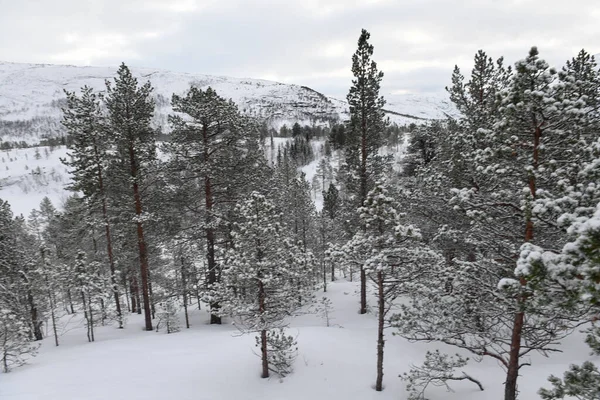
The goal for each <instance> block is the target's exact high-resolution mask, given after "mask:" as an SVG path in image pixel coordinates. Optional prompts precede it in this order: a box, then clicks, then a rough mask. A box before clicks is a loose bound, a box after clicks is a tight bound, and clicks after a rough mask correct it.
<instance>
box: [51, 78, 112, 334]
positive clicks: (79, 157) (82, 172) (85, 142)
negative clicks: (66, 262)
mask: <svg viewBox="0 0 600 400" xmlns="http://www.w3.org/2000/svg"><path fill="white" fill-rule="evenodd" d="M81 91H82V93H81V97H78V96H77V95H76V94H75V93H72V92H66V95H67V106H66V107H65V108H64V109H63V120H62V123H63V125H64V126H65V128H66V129H67V132H68V134H69V139H70V140H69V145H68V146H67V147H68V149H69V153H68V156H69V159H68V160H62V161H63V163H64V164H65V165H67V166H68V167H70V168H71V170H70V173H71V176H72V182H73V183H72V184H71V185H70V187H69V189H70V190H72V191H74V192H81V193H83V196H84V199H86V200H87V203H88V205H89V206H90V212H92V213H94V212H95V211H96V210H97V209H100V210H101V213H102V214H101V215H102V220H103V224H104V234H105V241H106V253H107V257H108V265H109V268H110V275H111V283H112V287H113V297H114V301H115V308H116V312H117V319H118V323H119V328H122V327H123V317H122V313H121V301H120V298H119V290H118V286H117V277H116V268H115V260H114V254H113V243H112V241H113V239H112V233H111V221H110V219H109V214H108V194H107V183H106V182H105V181H106V168H107V167H108V164H109V163H110V154H111V152H110V150H111V145H113V144H114V143H111V141H110V140H108V137H107V135H106V131H105V129H104V125H105V121H104V118H105V117H104V116H103V114H102V110H101V104H100V100H101V99H100V97H99V96H98V95H96V94H95V93H94V92H93V90H92V89H91V88H90V87H87V86H84V87H83V88H82V89H81ZM41 210H42V212H44V211H43V209H42V208H41Z"/></svg>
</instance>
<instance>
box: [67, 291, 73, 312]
mask: <svg viewBox="0 0 600 400" xmlns="http://www.w3.org/2000/svg"><path fill="white" fill-rule="evenodd" d="M67 299H68V300H69V308H70V309H71V314H75V308H73V298H72V297H71V289H67Z"/></svg>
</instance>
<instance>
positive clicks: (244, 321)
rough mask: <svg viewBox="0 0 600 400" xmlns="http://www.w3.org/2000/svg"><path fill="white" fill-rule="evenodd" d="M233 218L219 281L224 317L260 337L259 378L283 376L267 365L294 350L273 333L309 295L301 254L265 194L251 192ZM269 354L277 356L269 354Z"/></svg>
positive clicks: (285, 339)
mask: <svg viewBox="0 0 600 400" xmlns="http://www.w3.org/2000/svg"><path fill="white" fill-rule="evenodd" d="M236 213H237V214H238V216H239V217H238V218H239V220H238V222H237V223H235V225H234V230H233V232H232V236H233V243H234V246H233V248H231V249H229V251H228V252H227V257H226V263H225V266H226V267H225V268H224V270H223V276H222V282H221V288H222V290H221V295H220V298H221V299H222V300H221V301H222V303H221V304H222V313H223V314H224V315H228V316H231V318H233V320H234V323H235V324H236V326H237V327H238V328H239V329H240V330H241V331H242V332H246V333H251V332H256V333H258V340H259V342H260V346H259V347H260V356H261V360H262V377H263V378H267V377H268V376H269V371H273V372H275V373H278V374H285V373H287V372H289V371H288V370H287V368H289V367H290V365H287V364H286V363H284V365H279V366H278V365H274V364H272V363H271V364H270V361H272V360H273V359H274V358H273V357H276V358H277V359H279V360H281V358H280V355H282V354H284V353H286V352H288V351H289V350H290V347H291V346H295V345H294V341H293V340H292V341H290V340H289V337H288V336H286V335H284V334H282V333H280V334H276V335H275V334H274V333H273V330H276V329H279V328H282V327H284V326H285V321H284V318H285V317H287V316H289V315H292V314H293V313H294V311H295V310H296V309H297V308H298V301H297V299H298V298H299V297H304V294H303V292H304V291H306V290H307V286H308V285H307V278H308V271H307V269H306V268H305V264H304V254H303V251H302V249H300V248H298V247H297V246H296V244H295V243H293V241H292V240H291V239H290V238H289V233H288V232H286V230H285V228H286V227H285V226H282V225H281V224H280V223H278V220H279V218H280V216H279V215H278V212H277V210H276V208H275V206H274V205H273V203H272V202H271V201H269V200H268V199H267V198H266V197H264V196H263V195H261V194H259V193H257V192H253V193H251V194H250V196H249V198H248V200H246V201H244V202H242V203H240V204H239V205H238V207H237V212H236ZM269 337H270V338H271V343H269ZM273 341H275V342H273ZM269 350H271V351H277V352H278V353H281V354H279V355H269ZM284 358H286V357H284ZM283 367H285V368H283Z"/></svg>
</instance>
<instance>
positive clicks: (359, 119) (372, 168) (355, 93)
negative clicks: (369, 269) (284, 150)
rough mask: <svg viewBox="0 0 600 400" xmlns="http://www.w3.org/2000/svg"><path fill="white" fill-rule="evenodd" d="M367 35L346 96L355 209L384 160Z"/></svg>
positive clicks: (363, 299) (363, 304)
mask: <svg viewBox="0 0 600 400" xmlns="http://www.w3.org/2000/svg"><path fill="white" fill-rule="evenodd" d="M370 36H371V35H370V34H369V32H367V31H366V30H364V29H363V30H362V32H361V35H360V37H359V39H358V49H357V50H356V52H355V53H354V55H353V56H352V74H353V75H354V79H353V80H352V86H351V87H350V91H349V93H348V96H347V100H348V105H349V106H350V122H349V123H348V132H347V138H346V147H345V153H346V168H348V170H349V173H348V174H347V177H348V179H349V181H348V182H347V183H346V185H347V188H348V190H349V191H350V193H352V195H353V196H354V197H353V198H354V201H353V204H352V206H353V207H354V209H355V210H356V209H357V208H358V207H361V206H362V204H363V202H364V201H365V200H366V198H367V193H368V192H369V191H370V190H371V189H372V188H373V185H374V183H375V181H376V180H377V179H378V178H379V175H380V174H381V172H382V164H384V161H385V159H384V158H383V157H381V156H378V151H379V147H381V146H382V145H383V133H384V129H385V126H386V120H385V119H384V117H385V113H384V112H383V106H384V105H385V100H384V99H383V97H381V96H379V88H380V85H381V80H382V79H383V72H381V71H378V69H377V63H376V62H375V61H373V60H372V59H371V57H372V56H373V45H371V44H369V42H368V40H369V38H370ZM366 279H367V278H366V275H365V272H364V270H362V269H361V271H360V281H361V291H360V293H361V294H360V313H361V314H364V313H366V312H367V294H366V293H367V289H366Z"/></svg>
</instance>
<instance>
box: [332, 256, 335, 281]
mask: <svg viewBox="0 0 600 400" xmlns="http://www.w3.org/2000/svg"><path fill="white" fill-rule="evenodd" d="M333 281H335V264H334V263H333V261H332V262H331V282H333Z"/></svg>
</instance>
